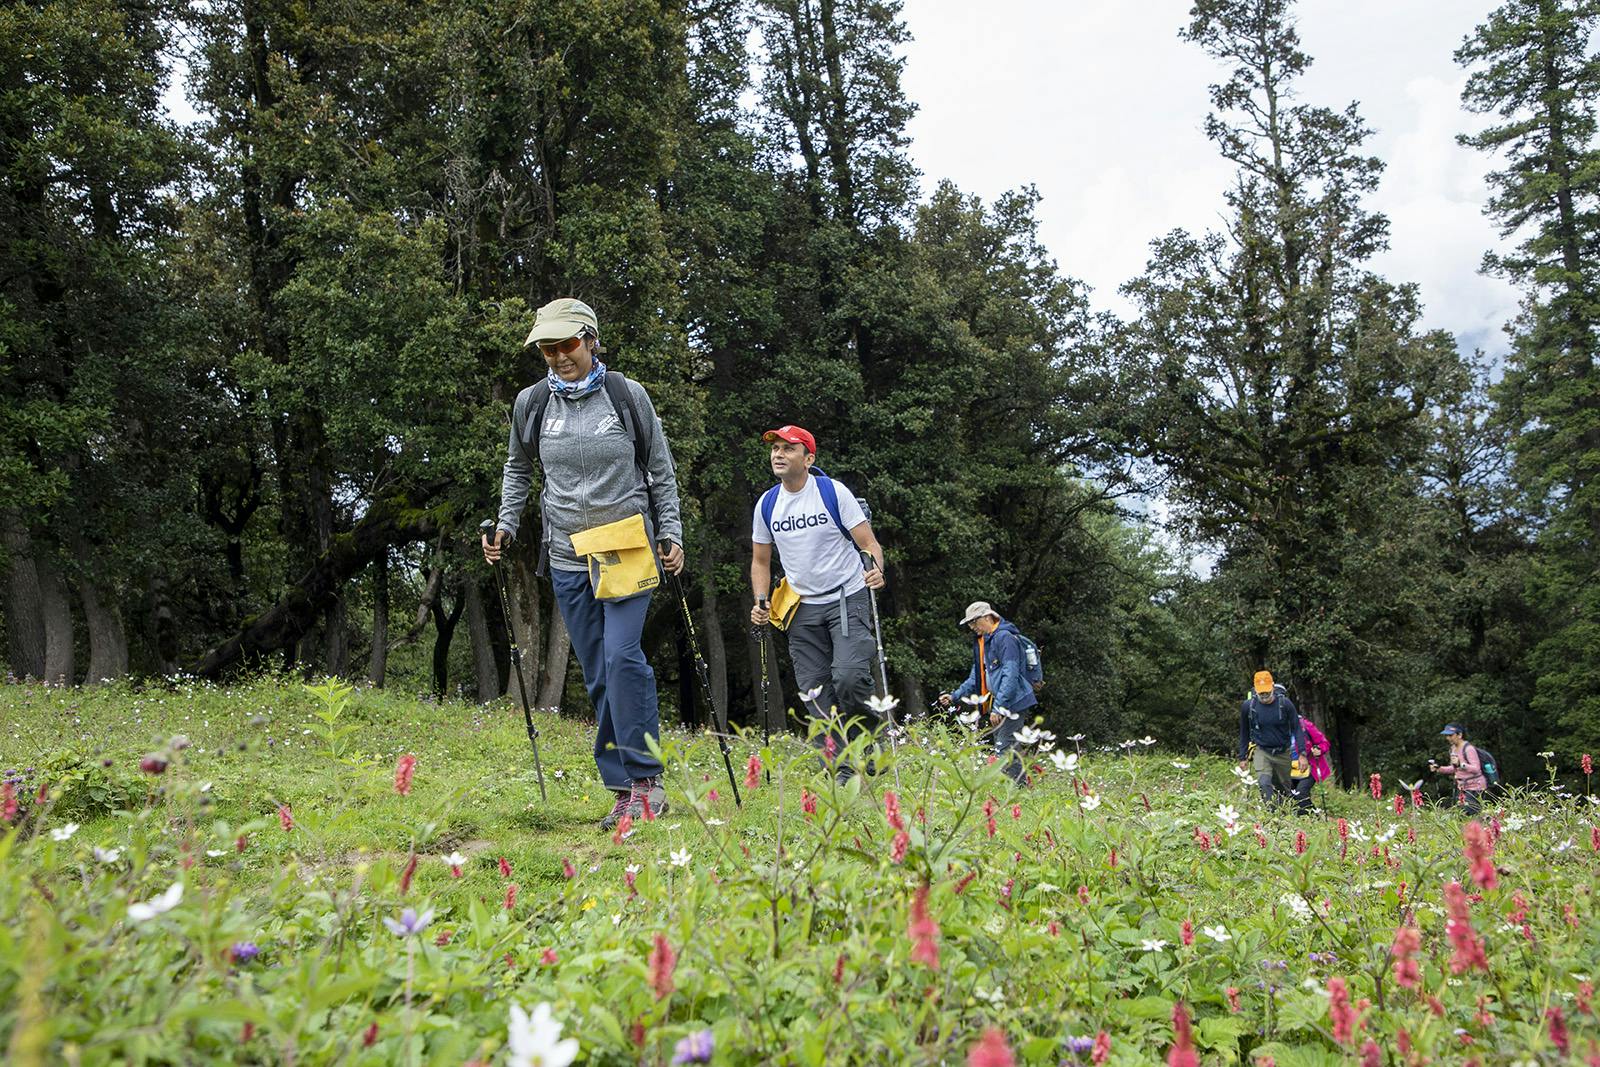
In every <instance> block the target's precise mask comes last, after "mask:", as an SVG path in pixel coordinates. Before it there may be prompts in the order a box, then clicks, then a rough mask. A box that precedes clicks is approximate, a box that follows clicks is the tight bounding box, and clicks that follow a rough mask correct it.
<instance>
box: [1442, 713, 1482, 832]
mask: <svg viewBox="0 0 1600 1067" xmlns="http://www.w3.org/2000/svg"><path fill="white" fill-rule="evenodd" d="M1439 736H1440V737H1446V738H1449V739H1450V763H1449V765H1448V766H1445V767H1441V766H1439V765H1438V764H1437V763H1435V762H1434V761H1433V760H1431V759H1430V760H1429V761H1428V769H1429V770H1430V771H1433V772H1434V773H1435V774H1444V775H1448V776H1450V777H1451V778H1454V779H1455V783H1456V806H1457V807H1459V808H1461V809H1462V810H1463V811H1465V812H1466V813H1467V814H1468V815H1476V814H1478V809H1479V808H1481V807H1482V806H1483V794H1484V793H1485V792H1487V791H1488V789H1489V772H1488V768H1487V766H1486V761H1485V759H1484V754H1483V753H1482V752H1480V751H1479V750H1478V746H1477V745H1473V744H1468V743H1467V735H1466V733H1465V731H1463V730H1462V729H1461V727H1460V726H1457V725H1456V724H1455V723H1451V724H1450V725H1449V726H1446V727H1445V728H1444V729H1443V730H1440V731H1439Z"/></svg>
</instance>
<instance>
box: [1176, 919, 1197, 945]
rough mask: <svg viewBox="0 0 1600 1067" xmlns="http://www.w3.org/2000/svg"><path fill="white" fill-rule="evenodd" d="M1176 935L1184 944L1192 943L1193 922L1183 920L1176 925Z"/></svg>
mask: <svg viewBox="0 0 1600 1067" xmlns="http://www.w3.org/2000/svg"><path fill="white" fill-rule="evenodd" d="M1178 937H1179V939H1180V940H1182V941H1183V943H1184V944H1185V945H1192V944H1194V923H1192V922H1190V921H1189V920H1188V919H1185V920H1183V925H1182V926H1180V927H1178Z"/></svg>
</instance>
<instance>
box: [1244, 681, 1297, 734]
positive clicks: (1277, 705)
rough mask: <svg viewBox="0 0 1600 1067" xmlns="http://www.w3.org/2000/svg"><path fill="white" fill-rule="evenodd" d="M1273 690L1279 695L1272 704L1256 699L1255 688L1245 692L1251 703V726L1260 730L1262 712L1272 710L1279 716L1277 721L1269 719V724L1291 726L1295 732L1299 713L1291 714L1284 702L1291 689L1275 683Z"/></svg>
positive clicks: (1253, 729)
mask: <svg viewBox="0 0 1600 1067" xmlns="http://www.w3.org/2000/svg"><path fill="white" fill-rule="evenodd" d="M1272 690H1273V692H1274V693H1275V694H1277V695H1276V697H1275V698H1274V699H1273V701H1272V703H1271V704H1263V703H1261V701H1259V700H1257V699H1256V693H1255V690H1253V689H1252V690H1251V691H1250V692H1249V693H1247V694H1245V700H1246V701H1248V702H1249V704H1250V726H1251V729H1252V731H1253V732H1259V731H1260V728H1261V713H1262V712H1263V711H1270V712H1272V713H1273V714H1275V715H1276V716H1277V720H1276V721H1272V720H1269V721H1268V725H1269V726H1275V725H1284V726H1289V727H1290V733H1293V732H1294V726H1295V725H1298V719H1299V715H1298V714H1294V715H1291V714H1290V713H1289V712H1288V711H1287V710H1285V709H1287V708H1288V706H1289V705H1288V704H1286V703H1285V702H1284V699H1283V698H1284V697H1286V696H1288V695H1289V691H1288V690H1287V689H1285V688H1284V687H1283V686H1281V685H1276V684H1275V685H1273V687H1272ZM1291 720H1296V721H1295V722H1291Z"/></svg>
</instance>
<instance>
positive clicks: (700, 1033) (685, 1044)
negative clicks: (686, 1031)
mask: <svg viewBox="0 0 1600 1067" xmlns="http://www.w3.org/2000/svg"><path fill="white" fill-rule="evenodd" d="M715 1049H716V1042H715V1041H713V1040H712V1036H711V1031H710V1030H697V1031H696V1032H694V1033H692V1034H690V1035H689V1036H688V1037H686V1038H684V1039H683V1040H682V1041H679V1042H678V1043H677V1045H675V1046H674V1047H673V1050H672V1053H673V1054H672V1062H673V1063H710V1062H711V1053H712V1052H713V1051H715Z"/></svg>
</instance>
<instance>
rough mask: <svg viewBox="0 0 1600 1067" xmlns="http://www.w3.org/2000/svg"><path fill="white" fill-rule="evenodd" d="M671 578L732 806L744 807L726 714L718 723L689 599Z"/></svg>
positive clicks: (707, 672) (676, 577)
mask: <svg viewBox="0 0 1600 1067" xmlns="http://www.w3.org/2000/svg"><path fill="white" fill-rule="evenodd" d="M667 577H669V578H671V579H672V590H673V592H675V593H676V594H677V595H678V607H679V608H680V609H681V611H680V612H679V616H680V618H681V619H682V621H683V632H684V634H685V635H687V636H688V638H689V654H690V655H691V656H693V657H694V673H695V674H696V675H698V676H699V678H700V692H701V695H703V696H704V697H705V700H706V707H708V708H710V709H711V722H712V725H713V726H717V727H718V728H717V729H715V730H713V731H712V732H713V733H715V734H716V735H717V747H718V748H720V749H722V765H723V766H724V767H726V768H727V769H728V785H729V786H731V787H732V788H733V804H734V807H737V808H742V807H744V801H743V800H741V799H740V798H739V782H738V779H736V778H735V777H734V776H733V759H732V757H730V756H729V755H728V716H727V713H726V712H724V713H723V714H722V717H721V720H720V725H719V720H718V717H717V702H716V701H715V700H713V699H712V698H711V672H710V669H709V668H707V667H706V658H705V657H704V656H702V655H701V654H700V640H699V638H697V637H696V636H695V633H694V616H693V615H691V614H690V613H689V600H688V598H687V597H685V596H684V594H683V582H682V581H680V580H679V578H678V576H677V575H676V574H669V575H667Z"/></svg>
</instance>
